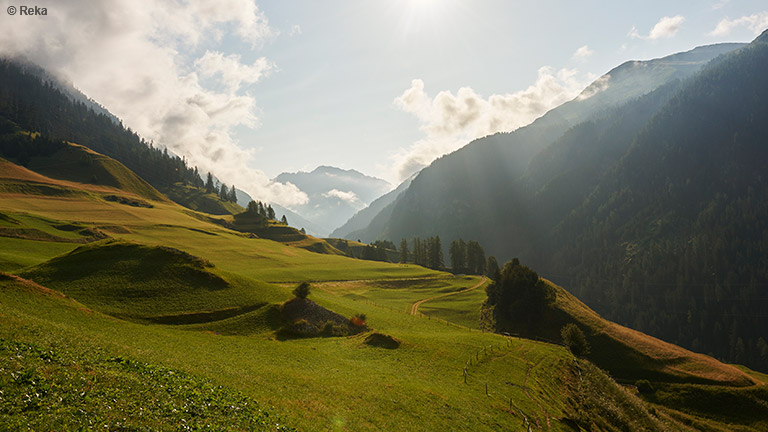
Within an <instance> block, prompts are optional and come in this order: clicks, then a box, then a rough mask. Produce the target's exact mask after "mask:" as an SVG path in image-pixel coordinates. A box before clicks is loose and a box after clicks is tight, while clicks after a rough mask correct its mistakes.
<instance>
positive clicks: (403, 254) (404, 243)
mask: <svg viewBox="0 0 768 432" xmlns="http://www.w3.org/2000/svg"><path fill="white" fill-rule="evenodd" d="M400 262H401V263H403V264H405V263H407V262H408V240H406V239H405V238H403V239H402V240H400Z"/></svg>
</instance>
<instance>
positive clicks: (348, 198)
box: [323, 189, 365, 207]
mask: <svg viewBox="0 0 768 432" xmlns="http://www.w3.org/2000/svg"><path fill="white" fill-rule="evenodd" d="M323 196H324V197H325V198H336V199H338V200H340V201H344V202H346V203H347V204H350V205H352V206H355V207H365V203H361V201H360V198H358V197H357V194H355V193H354V192H352V191H347V192H344V191H340V190H338V189H331V190H329V191H328V192H325V193H324V194H323Z"/></svg>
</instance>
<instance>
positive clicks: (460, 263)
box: [448, 239, 467, 274]
mask: <svg viewBox="0 0 768 432" xmlns="http://www.w3.org/2000/svg"><path fill="white" fill-rule="evenodd" d="M448 256H449V259H450V260H451V271H452V272H453V273H455V274H458V273H463V272H465V271H466V267H467V245H466V243H464V240H463V239H458V240H454V241H452V242H451V245H450V246H449V247H448Z"/></svg>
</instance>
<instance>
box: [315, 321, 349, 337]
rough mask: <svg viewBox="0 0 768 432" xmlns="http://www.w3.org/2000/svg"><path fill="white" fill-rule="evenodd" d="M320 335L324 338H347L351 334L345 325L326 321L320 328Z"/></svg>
mask: <svg viewBox="0 0 768 432" xmlns="http://www.w3.org/2000/svg"><path fill="white" fill-rule="evenodd" d="M319 330H320V334H322V335H323V336H346V335H347V334H349V328H348V327H347V326H345V325H343V324H339V323H337V322H334V321H330V320H329V321H326V322H325V324H323V325H322V326H320V329H319Z"/></svg>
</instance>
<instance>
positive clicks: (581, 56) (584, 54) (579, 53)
mask: <svg viewBox="0 0 768 432" xmlns="http://www.w3.org/2000/svg"><path fill="white" fill-rule="evenodd" d="M594 53H595V52H594V51H592V50H591V49H589V47H588V46H587V45H584V46H583V47H581V48H579V49H577V50H576V52H574V53H573V55H572V56H571V58H572V59H574V60H578V61H586V60H587V59H588V58H590V57H592V54H594Z"/></svg>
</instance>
